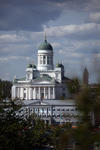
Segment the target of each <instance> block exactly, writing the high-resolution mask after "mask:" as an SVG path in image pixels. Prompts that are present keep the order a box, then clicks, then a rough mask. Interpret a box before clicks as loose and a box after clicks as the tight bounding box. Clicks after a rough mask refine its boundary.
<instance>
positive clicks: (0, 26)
mask: <svg viewBox="0 0 100 150" xmlns="http://www.w3.org/2000/svg"><path fill="white" fill-rule="evenodd" d="M99 6H100V1H99V0H84V1H83V0H53V1H51V0H9V1H8V0H0V30H1V31H2V30H3V31H5V30H6V31H10V30H11V31H19V30H24V31H29V30H31V31H41V30H42V28H43V26H44V24H47V23H48V22H49V21H50V20H56V19H57V18H58V17H59V15H60V14H61V13H62V12H64V11H71V10H74V11H78V12H80V11H92V10H93V11H94V10H98V11H100V7H99Z"/></svg>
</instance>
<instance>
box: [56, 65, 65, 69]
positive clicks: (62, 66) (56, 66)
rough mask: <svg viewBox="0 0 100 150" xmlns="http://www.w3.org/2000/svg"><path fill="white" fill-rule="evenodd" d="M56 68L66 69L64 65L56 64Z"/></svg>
mask: <svg viewBox="0 0 100 150" xmlns="http://www.w3.org/2000/svg"><path fill="white" fill-rule="evenodd" d="M56 67H62V68H64V66H63V65H62V64H56Z"/></svg>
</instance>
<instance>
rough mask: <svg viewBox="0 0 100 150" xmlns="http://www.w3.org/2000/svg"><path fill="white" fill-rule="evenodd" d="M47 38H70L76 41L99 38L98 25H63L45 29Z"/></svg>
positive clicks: (99, 30)
mask: <svg viewBox="0 0 100 150" xmlns="http://www.w3.org/2000/svg"><path fill="white" fill-rule="evenodd" d="M44 30H45V31H46V32H47V33H48V36H52V37H63V36H65V37H70V38H76V39H78V38H79V39H80V38H82V39H84V38H85V39H87V38H99V37H98V36H99V34H100V24H96V23H87V24H79V25H64V26H52V27H45V29H44Z"/></svg>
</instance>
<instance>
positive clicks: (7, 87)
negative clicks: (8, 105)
mask: <svg viewBox="0 0 100 150" xmlns="http://www.w3.org/2000/svg"><path fill="white" fill-rule="evenodd" d="M11 86H12V83H11V82H10V81H2V80H1V79H0V99H5V98H11Z"/></svg>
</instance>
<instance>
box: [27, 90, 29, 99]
mask: <svg viewBox="0 0 100 150" xmlns="http://www.w3.org/2000/svg"><path fill="white" fill-rule="evenodd" d="M27 99H29V88H27Z"/></svg>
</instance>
